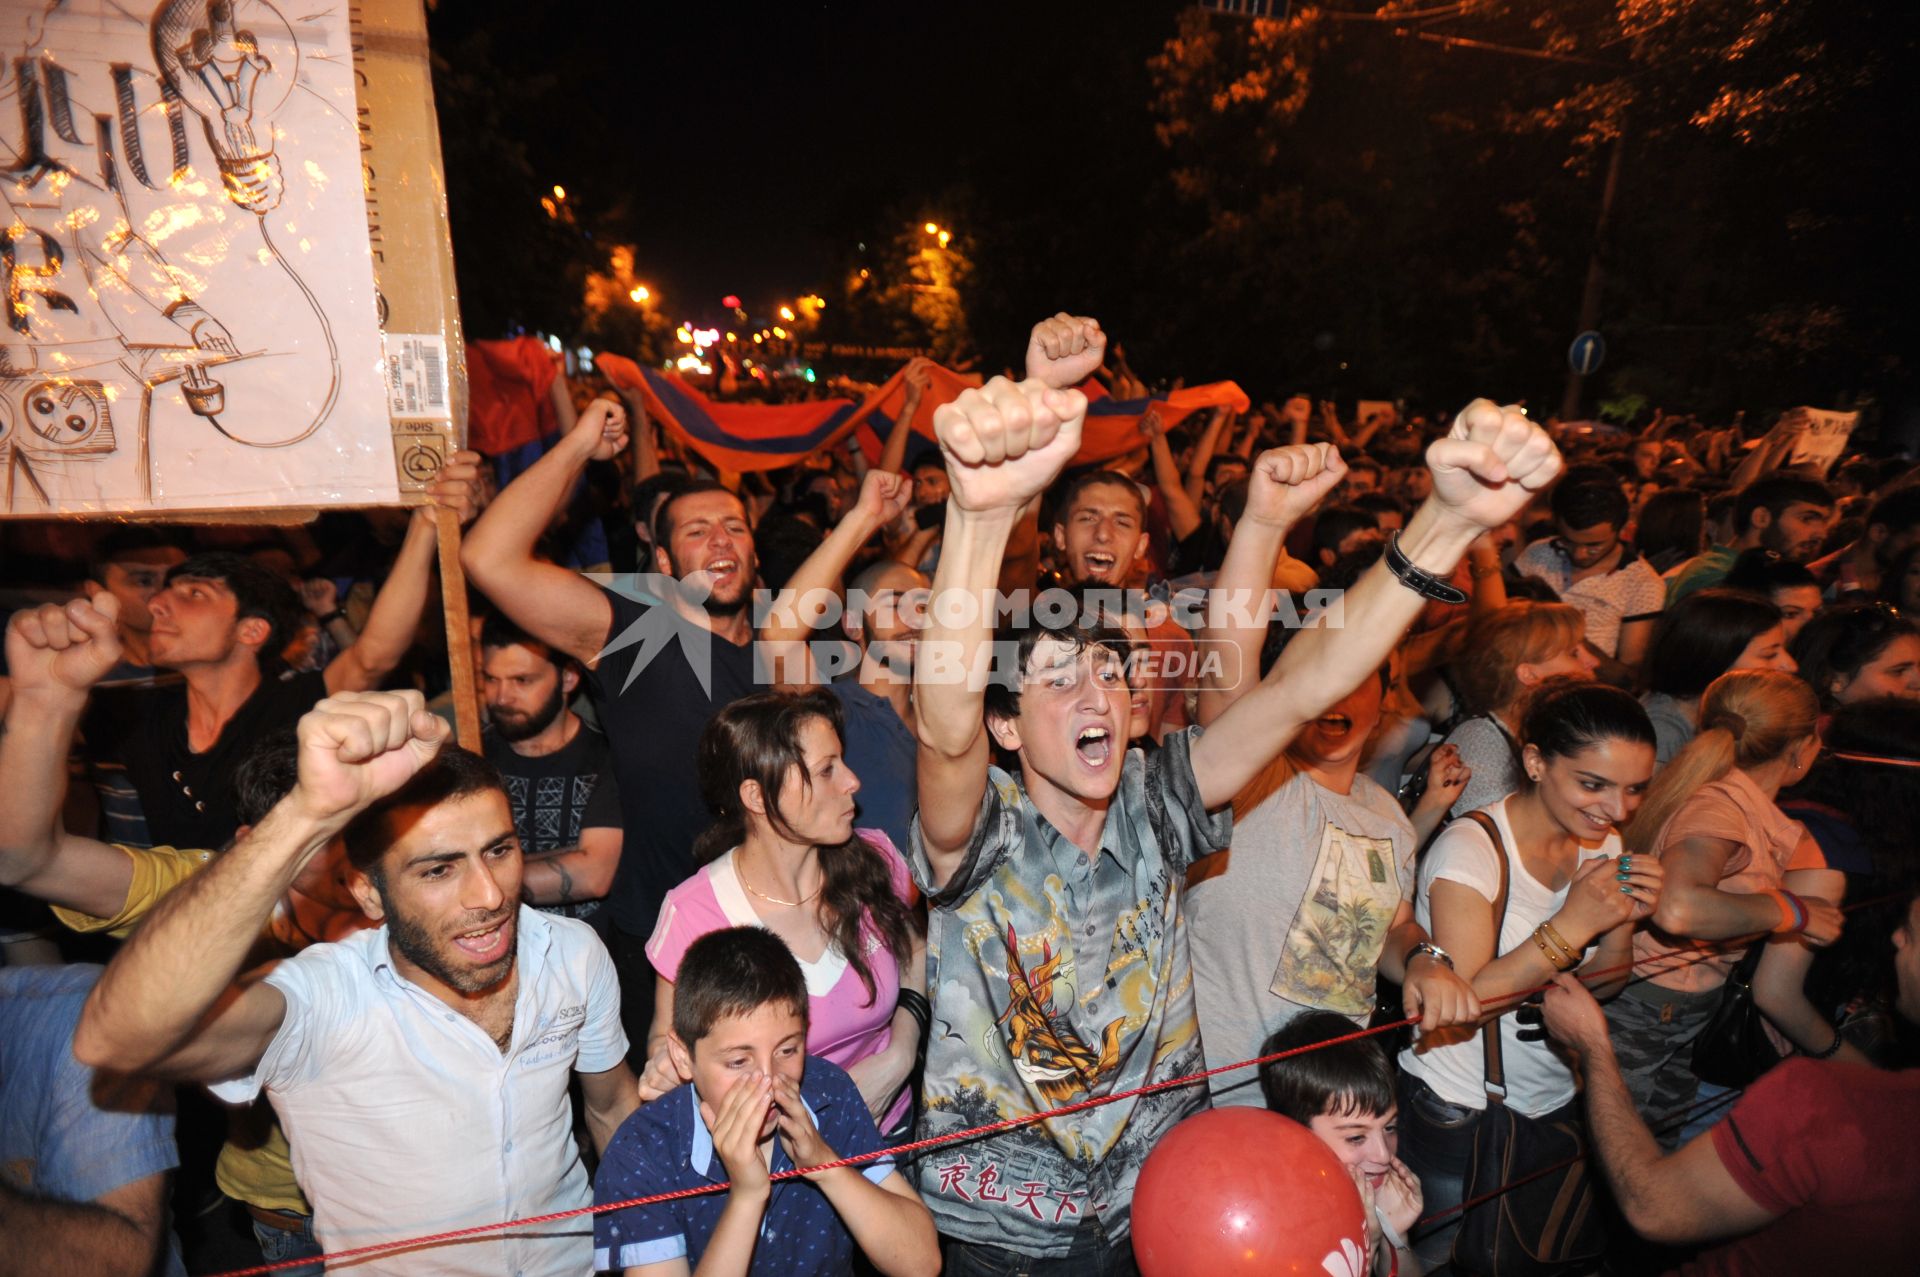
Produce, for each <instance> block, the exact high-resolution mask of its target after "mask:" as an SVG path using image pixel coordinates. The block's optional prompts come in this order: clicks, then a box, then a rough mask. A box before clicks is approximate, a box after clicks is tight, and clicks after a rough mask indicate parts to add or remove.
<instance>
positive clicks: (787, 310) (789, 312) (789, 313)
mask: <svg viewBox="0 0 1920 1277" xmlns="http://www.w3.org/2000/svg"><path fill="white" fill-rule="evenodd" d="M780 318H782V319H784V320H786V321H787V322H788V323H789V324H791V323H792V322H793V307H791V306H782V307H781V308H780Z"/></svg>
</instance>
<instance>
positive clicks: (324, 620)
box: [320, 607, 347, 627]
mask: <svg viewBox="0 0 1920 1277" xmlns="http://www.w3.org/2000/svg"><path fill="white" fill-rule="evenodd" d="M346 619H347V612H346V609H345V608H338V607H337V608H335V609H333V611H331V612H329V613H327V614H326V615H325V616H323V617H321V618H320V624H321V625H322V626H323V627H324V626H328V625H332V624H333V623H334V622H335V621H344V620H346Z"/></svg>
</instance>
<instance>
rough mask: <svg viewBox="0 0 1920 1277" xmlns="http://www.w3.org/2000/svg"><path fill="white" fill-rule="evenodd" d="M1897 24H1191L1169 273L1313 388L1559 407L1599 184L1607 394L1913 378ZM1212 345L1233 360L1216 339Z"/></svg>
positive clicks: (1827, 14) (1527, 19) (1907, 110)
mask: <svg viewBox="0 0 1920 1277" xmlns="http://www.w3.org/2000/svg"><path fill="white" fill-rule="evenodd" d="M1912 53H1913V38H1912V32H1911V29H1910V26H1909V22H1908V19H1907V18H1906V15H1905V13H1904V12H1903V8H1902V6H1899V5H1896V4H1894V3H1891V0H1861V2H1860V3H1857V4H1854V5H1848V6H1832V5H1818V4H1813V3H1806V2H1804V0H1802V2H1800V3H1793V2H1783V0H1724V2H1721V3H1704V2H1700V3H1696V2H1688V0H1555V2H1553V3H1546V2H1545V0H1465V2H1464V3H1456V4H1436V3H1433V2H1432V0H1395V2H1394V3H1389V4H1379V5H1372V6H1354V7H1353V8H1351V9H1348V10H1340V11H1336V10H1333V9H1328V8H1322V7H1313V6H1303V7H1298V8H1294V9H1293V10H1292V11H1291V12H1290V14H1289V15H1288V16H1286V17H1284V18H1281V19H1276V20H1257V21H1248V20H1245V19H1238V18H1231V17H1227V16H1223V15H1220V14H1215V13H1210V12H1208V11H1204V10H1200V9H1191V10H1188V11H1186V12H1185V13H1184V14H1183V15H1182V17H1181V19H1180V25H1179V29H1178V32H1177V33H1176V34H1175V35H1174V36H1173V37H1172V38H1171V39H1169V40H1168V41H1167V42H1166V44H1165V46H1164V48H1163V49H1162V50H1161V52H1160V53H1159V55H1158V56H1157V57H1155V58H1154V59H1153V62H1152V68H1151V69H1152V73H1153V77H1154V100H1153V107H1154V111H1155V116H1156V120H1157V132H1158V135H1159V140H1160V143H1161V144H1162V146H1163V148H1164V149H1165V152H1166V155H1167V157H1168V159H1169V161H1170V164H1171V183H1172V186H1173V189H1174V191H1175V193H1176V195H1177V197H1178V199H1179V200H1180V201H1181V202H1182V204H1183V205H1184V207H1185V208H1186V209H1187V210H1188V211H1189V212H1190V213H1191V214H1193V215H1194V216H1195V217H1196V218H1197V224H1196V225H1195V227H1194V228H1193V229H1192V231H1191V233H1190V234H1188V235H1186V236H1185V237H1184V239H1183V242H1182V244H1181V246H1180V248H1179V250H1178V260H1179V262H1180V264H1181V267H1182V270H1181V273H1182V274H1183V275H1184V276H1186V277H1188V278H1190V279H1203V280H1205V281H1207V284H1206V286H1207V289H1208V292H1209V296H1210V300H1211V302H1212V303H1213V304H1214V305H1216V306H1219V307H1222V308H1223V309H1224V310H1225V311H1226V312H1227V313H1229V314H1232V315H1234V316H1235V317H1236V319H1235V322H1234V323H1233V324H1232V325H1230V326H1228V327H1225V328H1222V327H1221V326H1219V325H1214V326H1212V327H1211V328H1210V330H1209V332H1210V336H1211V337H1212V338H1213V344H1214V353H1215V354H1216V355H1226V356H1229V357H1230V359H1231V360H1232V361H1233V362H1244V363H1248V364H1250V363H1251V361H1255V360H1260V359H1262V358H1263V357H1264V359H1265V361H1266V362H1267V363H1268V364H1269V365H1271V364H1272V363H1273V362H1274V361H1275V357H1276V352H1278V354H1279V357H1280V359H1281V360H1282V361H1283V362H1284V364H1285V365H1286V366H1287V368H1288V369H1289V373H1288V375H1290V376H1292V377H1293V378H1294V379H1296V380H1300V381H1304V382H1306V383H1307V384H1309V385H1312V386H1313V387H1314V388H1316V389H1322V390H1341V389H1346V390H1349V391H1350V392H1355V393H1366V394H1369V395H1373V394H1379V393H1405V392H1408V391H1413V392H1417V393H1426V394H1434V395H1439V396H1441V397H1443V398H1450V397H1454V396H1457V395H1458V394H1460V393H1465V392H1467V391H1469V390H1474V389H1486V388H1493V389H1500V390H1503V391H1504V392H1505V393H1510V394H1521V393H1531V394H1533V395H1535V396H1538V397H1542V398H1545V397H1549V396H1551V395H1552V394H1553V391H1554V389H1555V386H1556V384H1557V366H1558V365H1559V360H1560V354H1561V352H1563V351H1564V349H1565V347H1566V343H1567V341H1568V340H1569V339H1570V338H1571V337H1572V336H1573V328H1574V322H1575V317H1576V314H1577V312H1578V308H1579V301H1580V294H1581V286H1582V283H1583V280H1584V278H1585V273H1586V263H1587V258H1588V254H1589V250H1590V249H1591V247H1592V245H1593V241H1594V233H1595V226H1596V222H1597V220H1598V214H1599V208H1600V201H1601V190H1602V182H1603V175H1604V173H1605V170H1606V166H1607V162H1608V160H1609V159H1610V158H1611V152H1612V150H1613V148H1615V147H1616V146H1617V147H1618V148H1619V150H1620V158H1621V163H1620V182H1619V186H1618V192H1617V196H1616V201H1615V205H1614V208H1613V212H1612V220H1611V224H1610V230H1609V234H1608V236H1607V239H1606V242H1605V243H1604V244H1603V245H1602V251H1603V261H1604V264H1605V267H1606V288H1605V291H1604V294H1603V300H1602V306H1601V325H1602V328H1603V331H1605V333H1606V334H1607V336H1608V339H1609V345H1610V347H1611V350H1612V352H1613V354H1612V356H1611V359H1612V361H1613V362H1612V364H1611V366H1610V367H1609V368H1607V369H1605V370H1603V373H1602V376H1601V378H1600V380H1601V381H1602V383H1603V384H1602V386H1601V387H1600V389H1603V390H1611V391H1613V392H1617V393H1627V392H1642V393H1647V394H1651V395H1652V396H1654V397H1655V398H1656V399H1665V400H1668V401H1670V402H1678V401H1687V402H1691V403H1695V404H1701V405H1703V406H1724V405H1730V404H1732V403H1735V402H1754V401H1756V400H1764V399H1768V398H1794V399H1801V400H1805V399H1809V398H1813V399H1820V398H1825V399H1826V400H1828V401H1832V400H1834V399H1836V398H1837V397H1839V396H1842V395H1845V394H1847V393H1849V392H1852V391H1858V390H1863V389H1868V388H1872V387H1876V386H1878V387H1885V386H1888V385H1890V384H1898V383H1903V382H1905V381H1906V380H1907V379H1909V378H1910V377H1911V372H1912V369H1911V365H1910V364H1909V363H1908V362H1906V358H1907V357H1906V356H1905V353H1904V352H1903V351H1902V349H1901V347H1902V346H1903V345H1904V341H1903V339H1902V337H1901V319H1902V317H1903V316H1902V311H1903V308H1904V299H1903V297H1902V296H1901V293H1902V291H1903V282H1902V280H1903V276H1902V273H1901V271H1900V270H1899V269H1897V265H1898V264H1899V263H1903V262H1904V261H1905V260H1906V259H1907V258H1908V256H1909V255H1910V250H1908V249H1907V247H1906V245H1907V243H1908V242H1909V241H1910V239H1911V213H1910V209H1909V208H1908V207H1907V206H1906V205H1905V204H1904V202H1902V201H1899V200H1895V199H1889V198H1884V197H1883V198H1878V199H1876V198H1872V197H1871V196H1869V195H1868V194H1867V193H1868V192H1872V191H1875V190H1881V191H1886V190H1888V189H1889V188H1890V187H1891V186H1892V185H1893V183H1894V181H1895V177H1896V174H1895V172H1894V171H1893V169H1894V168H1895V166H1904V164H1905V161H1904V159H1899V158H1896V156H1895V154H1894V153H1893V152H1892V151H1890V150H1889V149H1888V148H1886V147H1885V146H1883V145H1882V144H1881V142H1880V141H1879V139H1880V138H1883V137H1885V136H1887V133H1886V132H1885V130H1886V129H1887V128H1888V126H1892V129H1893V131H1892V136H1895V137H1902V136H1907V135H1908V134H1909V130H1908V129H1906V128H1904V127H1902V125H1910V124H1911V123H1912V122H1913V116H1914V108H1913V106H1912V104H1911V95H1910V94H1907V93H1906V92H1905V90H1904V87H1903V84H1902V82H1901V77H1900V76H1899V75H1898V74H1897V69H1898V68H1899V66H1900V65H1901V63H1902V62H1903V61H1905V62H1906V63H1907V64H1909V65H1910V64H1911V59H1912ZM1222 345H1225V346H1226V347H1228V349H1225V350H1222V349H1220V347H1221V346H1222Z"/></svg>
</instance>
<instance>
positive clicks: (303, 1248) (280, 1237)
mask: <svg viewBox="0 0 1920 1277" xmlns="http://www.w3.org/2000/svg"><path fill="white" fill-rule="evenodd" d="M295 1218H298V1217H297V1216H293V1215H289V1216H287V1219H288V1221H289V1223H291V1222H292V1220H294V1219H295ZM252 1222H253V1240H254V1241H256V1242H258V1243H259V1244H260V1255H261V1257H262V1258H264V1259H265V1260H266V1261H267V1262H268V1263H269V1264H277V1263H279V1262H280V1261H281V1260H283V1259H318V1258H319V1257H320V1256H321V1255H322V1254H323V1253H324V1252H323V1251H322V1250H321V1248H320V1243H319V1242H317V1241H315V1240H314V1239H313V1216H311V1215H309V1216H307V1217H306V1218H305V1222H304V1223H302V1224H301V1225H300V1227H299V1228H297V1229H295V1228H280V1227H278V1226H276V1225H273V1224H265V1223H262V1222H261V1221H260V1220H258V1219H254V1220H253V1221H252ZM276 1277H326V1266H325V1265H324V1264H306V1265H303V1266H302V1267H299V1268H282V1269H280V1270H279V1272H278V1274H277V1275H276Z"/></svg>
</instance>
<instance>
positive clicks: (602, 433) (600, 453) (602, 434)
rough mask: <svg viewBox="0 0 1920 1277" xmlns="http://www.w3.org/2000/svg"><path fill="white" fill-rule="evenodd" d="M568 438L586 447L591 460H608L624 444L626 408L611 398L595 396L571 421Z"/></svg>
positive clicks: (623, 446) (625, 441)
mask: <svg viewBox="0 0 1920 1277" xmlns="http://www.w3.org/2000/svg"><path fill="white" fill-rule="evenodd" d="M567 438H568V440H569V441H578V443H579V444H580V445H581V446H582V447H585V448H586V449H588V452H587V457H588V459H589V460H591V461H611V460H613V459H614V458H615V457H617V456H619V455H620V454H621V453H622V452H625V451H626V448H627V410H626V409H625V408H623V407H621V406H620V405H619V404H617V403H615V402H614V401H613V400H611V399H596V400H594V401H593V402H592V403H590V404H588V405H587V410H586V411H585V412H583V413H581V414H580V417H579V419H578V420H577V421H575V422H574V423H573V432H572V433H571V434H569V435H568V436H567Z"/></svg>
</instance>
